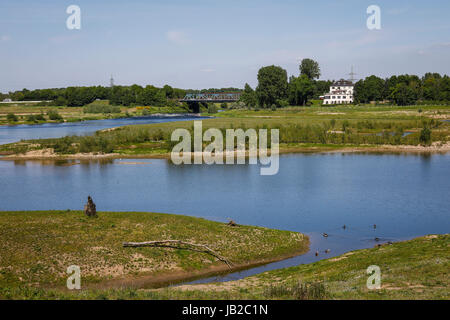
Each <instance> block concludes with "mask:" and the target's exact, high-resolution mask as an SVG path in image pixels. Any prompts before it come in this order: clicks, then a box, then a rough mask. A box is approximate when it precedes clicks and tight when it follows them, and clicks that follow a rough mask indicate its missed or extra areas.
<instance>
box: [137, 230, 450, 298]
mask: <svg viewBox="0 0 450 320" xmlns="http://www.w3.org/2000/svg"><path fill="white" fill-rule="evenodd" d="M449 246H450V235H449V234H445V235H428V236H424V237H420V238H416V239H413V240H409V241H402V242H396V243H392V244H390V243H384V244H381V245H377V246H376V247H375V248H372V249H363V250H356V251H351V252H348V253H346V254H343V255H341V256H339V257H334V258H331V259H326V260H321V261H318V262H315V263H312V264H306V265H300V266H297V267H291V268H285V269H279V270H273V271H269V272H265V273H262V274H259V275H256V276H252V277H248V278H245V279H242V280H238V281H232V282H226V283H215V284H201V285H184V286H179V287H176V288H170V289H169V290H160V292H161V294H162V295H166V296H167V295H168V296H170V295H171V296H173V297H177V298H179V299H184V298H188V297H192V298H193V299H220V297H223V296H224V294H225V293H226V294H227V295H229V296H230V297H233V299H296V298H298V296H296V294H298V291H296V289H298V288H299V286H298V284H299V283H302V284H305V285H306V284H309V287H310V288H314V287H316V288H317V287H318V286H319V285H321V286H323V287H322V289H323V292H322V294H323V295H322V298H325V299H446V300H448V299H450V280H449V277H448V270H449V268H450V251H449V249H448V248H449ZM370 265H377V266H378V267H380V271H381V288H380V289H379V290H369V289H368V288H367V279H368V277H369V275H368V274H367V272H366V270H367V268H368V267H369V266H370ZM141 294H142V295H143V296H144V295H145V292H142V293H141Z"/></svg>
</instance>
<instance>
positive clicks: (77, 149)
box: [0, 106, 450, 157]
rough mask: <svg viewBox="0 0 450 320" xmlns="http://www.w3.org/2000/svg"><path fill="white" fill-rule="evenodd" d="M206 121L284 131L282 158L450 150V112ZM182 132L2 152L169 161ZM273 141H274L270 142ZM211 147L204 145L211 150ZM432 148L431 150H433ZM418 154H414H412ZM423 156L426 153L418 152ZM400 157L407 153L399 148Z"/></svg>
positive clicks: (307, 112) (291, 112) (142, 132)
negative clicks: (338, 152) (175, 138)
mask: <svg viewBox="0 0 450 320" xmlns="http://www.w3.org/2000/svg"><path fill="white" fill-rule="evenodd" d="M216 116H217V117H216V118H214V119H207V120H203V130H207V129H208V128H219V129H221V130H222V132H223V134H225V130H226V129H229V128H235V129H237V128H242V129H244V130H246V129H249V128H252V129H255V130H256V131H257V132H258V129H279V130H280V148H281V151H282V152H302V151H306V152H309V151H330V150H331V151H335V150H345V149H347V150H362V151H365V150H372V149H379V150H383V149H389V148H390V149H395V148H392V147H397V146H407V147H415V146H419V145H422V146H425V147H427V148H428V149H425V150H424V151H427V150H429V151H434V150H438V149H445V150H444V151H447V149H448V148H449V145H448V142H449V138H450V122H446V121H443V120H448V119H450V107H446V106H435V107H432V106H426V107H425V106H423V107H420V109H417V107H402V108H399V107H386V106H383V107H354V106H339V107H333V108H331V107H330V108H324V107H289V108H283V109H278V110H275V111H271V110H259V111H255V110H253V111H252V110H228V111H225V112H221V113H218V114H216ZM177 128H185V129H188V130H191V131H192V130H193V123H192V122H171V123H159V124H151V125H134V126H126V127H121V128H116V129H114V130H104V131H102V132H97V133H96V134H95V135H93V136H89V137H79V136H72V137H65V138H60V139H42V140H29V141H22V142H20V143H15V144H10V145H4V146H0V152H1V153H2V154H12V155H19V154H24V153H27V152H30V151H31V152H35V151H41V152H37V153H34V154H31V155H30V156H31V157H43V155H42V150H45V153H46V154H48V155H53V156H54V155H55V154H56V155H59V156H64V155H75V154H80V153H85V154H86V153H90V154H113V155H117V156H123V157H134V156H145V155H146V156H164V155H166V156H167V155H168V153H169V152H170V151H171V150H172V147H173V146H174V144H176V142H172V141H170V137H171V133H172V132H173V130H175V129H177ZM269 140H270V139H269ZM206 145H207V143H205V144H204V146H206ZM430 146H432V147H430ZM413 150H415V149H413ZM418 150H419V151H420V150H421V149H418ZM399 151H408V150H407V148H399Z"/></svg>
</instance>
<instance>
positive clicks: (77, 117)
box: [0, 100, 192, 126]
mask: <svg viewBox="0 0 450 320" xmlns="http://www.w3.org/2000/svg"><path fill="white" fill-rule="evenodd" d="M91 105H100V106H102V107H106V108H111V110H107V111H108V112H96V113H93V112H88V109H86V108H89V106H91ZM112 108H115V109H114V110H112ZM112 111H114V112H112ZM8 115H10V118H9V119H8ZM11 115H14V117H13V116H11ZM150 115H151V116H161V115H164V116H171V115H173V116H176V115H192V111H191V110H189V109H188V108H185V107H182V106H171V107H169V106H167V107H151V106H137V107H123V106H122V107H119V106H110V105H109V102H108V101H107V100H101V101H95V102H93V103H92V104H89V105H86V106H85V107H67V106H46V105H39V104H29V103H23V104H14V103H12V104H3V105H0V126H13V125H35V124H45V123H73V122H82V121H91V120H106V119H121V118H133V117H142V116H150Z"/></svg>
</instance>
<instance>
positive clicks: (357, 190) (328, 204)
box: [0, 153, 450, 282]
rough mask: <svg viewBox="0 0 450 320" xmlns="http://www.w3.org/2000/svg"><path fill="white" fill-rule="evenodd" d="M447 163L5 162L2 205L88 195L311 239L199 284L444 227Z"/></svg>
mask: <svg viewBox="0 0 450 320" xmlns="http://www.w3.org/2000/svg"><path fill="white" fill-rule="evenodd" d="M449 164H450V154H444V155H442V154H435V155H415V154H356V153H352V154H348V153H330V154H290V155H281V156H280V165H279V167H280V169H279V172H278V174H276V175H274V176H261V175H260V174H259V166H258V165H184V166H183V165H181V166H176V165H173V164H171V163H169V162H168V161H167V160H157V159H137V160H132V159H124V160H121V159H114V160H106V161H78V160H71V161H53V160H52V161H0V172H1V175H0V190H1V192H0V199H1V201H0V210H48V209H57V210H65V209H73V210H75V209H76V210H81V209H82V208H83V205H84V203H85V202H86V198H87V196H88V195H91V196H92V197H93V199H94V201H95V202H96V204H97V208H98V210H100V211H146V212H147V211H153V212H166V213H177V214H186V215H192V216H196V217H203V218H206V219H211V220H216V221H224V222H225V221H227V220H228V219H233V220H234V221H236V222H237V223H239V224H249V225H258V226H265V227H269V228H276V229H284V230H292V231H298V232H304V233H306V234H308V235H309V236H310V237H311V250H310V252H308V253H307V254H305V255H302V256H298V257H295V258H292V259H287V260H283V261H280V262H277V263H272V264H269V265H266V266H262V267H259V268H253V269H249V270H245V271H241V272H236V273H232V274H228V275H225V276H220V277H213V278H208V279H201V280H198V281H197V282H205V281H227V280H233V279H239V278H242V277H245V276H248V275H251V274H255V273H259V272H261V271H265V270H270V269H274V268H280V267H286V266H292V265H298V264H299V263H309V262H313V261H316V260H318V259H323V258H328V257H332V256H336V255H339V254H342V253H344V252H347V251H350V250H355V249H360V248H368V247H373V246H374V245H375V244H376V243H379V242H386V241H399V240H404V239H411V238H413V237H416V236H422V235H426V234H431V233H448V232H449V231H450V219H449V213H450V206H449V196H450V179H449V177H450V165H449ZM344 224H345V225H346V228H345V229H344V228H342V227H343V225H344ZM374 224H376V228H374ZM323 232H326V233H328V235H329V237H328V238H324V237H322V235H321V234H322V233H323ZM375 238H379V239H380V240H379V242H377V241H376V240H375ZM326 249H330V250H331V252H330V253H329V254H325V253H324V251H325V250H326ZM316 250H317V251H319V256H318V257H316V256H315V254H314V253H315V251H316Z"/></svg>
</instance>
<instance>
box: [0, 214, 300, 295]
mask: <svg viewBox="0 0 450 320" xmlns="http://www.w3.org/2000/svg"><path fill="white" fill-rule="evenodd" d="M0 235H1V236H0V240H1V241H0V252H1V257H0V298H1V297H3V298H20V297H28V295H29V294H32V292H44V293H45V292H51V291H52V290H56V291H58V292H59V291H61V290H63V289H64V288H65V283H66V279H67V277H68V275H67V274H66V269H67V267H68V266H70V265H78V266H80V268H81V273H82V283H83V287H85V288H89V287H96V286H103V284H105V283H109V282H108V281H113V282H114V281H117V280H119V279H125V280H127V279H140V278H141V277H146V278H148V279H149V280H150V282H151V281H153V280H155V279H161V281H163V280H164V278H165V277H166V276H171V275H175V274H182V275H184V278H188V277H189V276H191V275H198V274H201V273H202V272H206V271H210V270H213V269H212V268H214V267H220V268H222V269H224V270H227V267H226V266H225V265H224V263H223V262H221V261H219V260H217V259H216V258H214V257H213V256H211V255H208V254H205V253H200V252H194V251H189V250H180V249H170V248H148V247H146V248H123V247H122V243H123V242H128V241H131V242H134V241H136V242H139V241H152V240H166V239H177V240H184V241H190V242H194V243H198V244H205V245H208V246H209V247H210V248H211V249H213V250H215V251H216V252H218V253H219V254H220V255H222V256H223V257H226V258H227V259H228V260H230V261H231V262H232V263H233V264H234V265H235V266H239V265H246V264H252V263H255V262H258V261H259V262H261V261H265V260H273V259H278V258H281V257H285V256H290V255H294V254H296V253H301V252H305V251H306V250H307V248H308V245H309V242H308V239H307V237H306V236H303V235H302V234H299V233H296V232H289V231H279V230H272V229H267V228H261V227H251V226H239V227H230V226H227V225H226V224H224V223H219V222H213V221H208V220H205V219H200V218H193V217H188V216H181V215H171V214H161V213H137V212H117V213H114V212H100V213H99V216H98V217H97V218H88V217H86V216H84V214H83V213H82V212H80V211H31V212H0ZM224 267H225V268H224Z"/></svg>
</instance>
